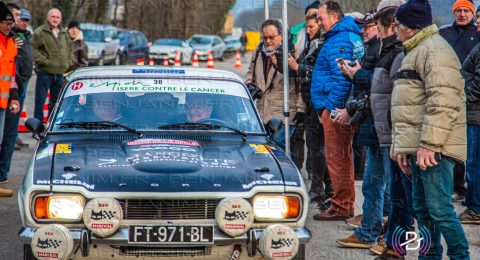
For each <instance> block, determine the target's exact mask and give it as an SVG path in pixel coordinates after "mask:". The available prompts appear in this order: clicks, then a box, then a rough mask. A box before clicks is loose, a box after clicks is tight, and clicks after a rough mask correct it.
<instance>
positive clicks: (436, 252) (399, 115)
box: [245, 0, 480, 259]
mask: <svg viewBox="0 0 480 260" xmlns="http://www.w3.org/2000/svg"><path fill="white" fill-rule="evenodd" d="M364 11H366V12H365V14H361V13H359V12H355V13H347V14H345V13H344V12H343V10H342V7H341V6H340V5H339V4H338V3H337V2H335V1H327V2H323V3H322V2H320V1H315V2H313V3H311V4H310V5H308V6H307V7H306V8H305V21H304V22H303V23H301V24H299V25H295V26H293V27H292V29H293V30H291V31H290V32H289V35H283V34H282V24H281V22H279V21H277V20H274V19H268V20H265V21H264V22H263V23H262V24H261V26H260V29H261V33H262V41H261V43H260V44H259V46H258V47H257V49H256V50H255V51H254V54H253V56H252V60H251V63H250V67H249V70H248V74H247V79H246V82H245V83H246V84H247V86H248V89H249V90H250V92H251V94H252V97H253V98H254V99H255V100H256V105H257V108H258V109H259V111H260V115H261V117H262V120H263V122H264V123H265V122H268V121H269V120H270V119H271V118H272V117H273V116H277V117H282V116H283V114H282V96H283V91H284V82H283V73H284V72H283V59H282V58H281V57H283V52H284V51H288V61H285V62H288V67H289V72H288V73H289V79H290V80H289V89H288V91H289V97H290V103H289V108H288V110H289V111H290V116H291V117H292V118H293V126H291V127H290V128H291V129H290V130H291V136H290V138H291V142H290V143H291V144H290V150H291V157H292V160H293V161H294V162H295V164H296V165H297V166H298V167H299V168H301V167H302V166H303V165H302V163H303V161H304V158H303V157H302V154H303V150H302V148H303V146H304V145H303V144H304V143H305V144H306V147H307V158H306V165H305V168H306V171H307V172H308V177H309V179H310V180H311V187H310V192H309V196H310V200H311V202H316V203H318V209H319V211H318V212H317V213H316V214H315V215H314V216H313V217H314V219H315V220H318V221H333V220H336V221H338V220H342V221H345V222H346V224H348V225H350V226H353V227H355V230H354V231H353V233H352V234H351V235H350V236H348V237H345V238H341V239H338V240H337V241H336V242H337V243H338V244H339V245H340V246H343V247H350V248H364V249H369V250H370V251H372V252H373V253H374V254H376V255H378V256H377V258H376V259H404V258H405V254H406V252H407V251H406V250H405V247H404V246H405V245H403V250H402V246H401V245H400V244H402V243H403V242H405V241H406V238H405V236H402V237H401V239H400V240H401V241H400V243H399V241H398V239H396V238H395V234H394V233H395V232H397V229H398V228H400V229H401V230H404V231H405V232H407V231H414V230H415V225H414V222H415V221H416V223H417V224H416V226H417V228H418V229H425V230H428V233H429V235H430V237H431V247H430V249H429V250H428V252H426V254H425V255H420V256H419V258H425V259H442V255H443V248H442V245H441V237H443V239H444V240H445V242H446V244H447V250H446V254H447V255H448V257H450V258H451V259H469V245H468V241H467V239H466V236H465V233H464V230H463V227H462V223H463V224H476V225H478V224H480V181H479V180H480V166H479V163H478V162H479V161H480V152H479V150H480V146H479V145H478V144H479V141H478V140H479V137H480V132H479V131H480V125H479V124H480V18H478V17H480V8H479V9H475V6H474V4H473V2H472V1H470V0H456V1H455V2H454V4H453V6H452V9H451V11H452V23H451V24H449V25H445V26H442V27H440V28H439V27H437V25H436V24H434V23H433V17H432V11H431V7H430V3H429V1H428V0H409V1H406V0H382V1H380V2H379V4H378V5H377V6H372V10H369V11H367V10H364ZM284 37H288V39H289V40H288V42H289V46H287V47H285V48H284V46H282V39H283V38H284ZM290 45H292V46H290ZM266 126H267V127H268V125H266ZM283 136H284V135H283ZM304 136H305V140H303V137H304ZM274 140H275V138H274ZM281 143H282V144H283V145H284V142H281ZM355 179H363V182H362V194H363V197H364V202H363V205H362V208H363V215H358V216H354V201H355V186H354V185H355ZM453 201H462V203H463V205H464V206H465V207H466V210H465V211H464V212H462V213H461V214H460V215H458V216H457V214H456V213H455V211H454V204H453Z"/></svg>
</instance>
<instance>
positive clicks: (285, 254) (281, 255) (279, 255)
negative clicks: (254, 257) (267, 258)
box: [272, 252, 292, 257]
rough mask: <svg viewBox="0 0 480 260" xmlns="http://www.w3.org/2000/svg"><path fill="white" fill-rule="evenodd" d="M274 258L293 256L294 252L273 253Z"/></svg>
mask: <svg viewBox="0 0 480 260" xmlns="http://www.w3.org/2000/svg"><path fill="white" fill-rule="evenodd" d="M272 256H273V257H286V256H292V252H276V253H272Z"/></svg>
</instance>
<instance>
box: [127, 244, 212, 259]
mask: <svg viewBox="0 0 480 260" xmlns="http://www.w3.org/2000/svg"><path fill="white" fill-rule="evenodd" d="M211 251H212V247H211V246H195V247H160V248H159V247H120V255H122V256H134V257H178V256H207V255H210V254H211Z"/></svg>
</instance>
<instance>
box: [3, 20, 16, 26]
mask: <svg viewBox="0 0 480 260" xmlns="http://www.w3.org/2000/svg"><path fill="white" fill-rule="evenodd" d="M0 25H2V26H12V25H13V22H12V21H1V22H0Z"/></svg>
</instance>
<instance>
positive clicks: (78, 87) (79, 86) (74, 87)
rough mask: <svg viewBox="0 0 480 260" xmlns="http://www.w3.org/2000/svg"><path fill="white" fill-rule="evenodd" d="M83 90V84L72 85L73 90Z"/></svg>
mask: <svg viewBox="0 0 480 260" xmlns="http://www.w3.org/2000/svg"><path fill="white" fill-rule="evenodd" d="M81 88H83V82H81V81H79V82H75V83H74V84H73V85H72V90H79V89H81Z"/></svg>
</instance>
